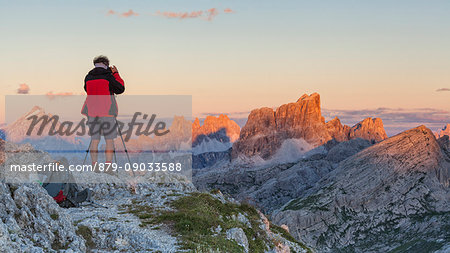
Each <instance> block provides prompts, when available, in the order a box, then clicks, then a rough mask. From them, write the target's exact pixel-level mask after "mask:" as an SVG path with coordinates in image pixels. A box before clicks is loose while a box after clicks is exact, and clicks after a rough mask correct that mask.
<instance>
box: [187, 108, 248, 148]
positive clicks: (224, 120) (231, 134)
mask: <svg viewBox="0 0 450 253" xmlns="http://www.w3.org/2000/svg"><path fill="white" fill-rule="evenodd" d="M240 130H241V128H240V127H239V125H238V124H237V123H236V122H234V121H233V120H231V119H230V118H228V116H227V115H225V114H221V115H219V116H218V117H215V116H210V115H208V116H207V117H206V118H205V121H204V122H203V125H200V121H199V120H198V118H197V119H195V121H194V123H193V126H192V143H193V144H194V145H196V144H198V143H199V142H201V141H202V140H203V139H204V138H205V137H208V138H213V139H218V140H223V141H225V140H227V141H228V142H234V141H236V140H237V139H238V138H239V132H240ZM225 137H226V138H225Z"/></svg>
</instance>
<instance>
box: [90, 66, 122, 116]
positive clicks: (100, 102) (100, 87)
mask: <svg viewBox="0 0 450 253" xmlns="http://www.w3.org/2000/svg"><path fill="white" fill-rule="evenodd" d="M84 90H85V91H86V93H87V95H88V96H87V98H86V101H85V102H84V105H83V109H82V110H81V113H82V114H84V115H86V116H90V117H113V116H117V113H118V111H119V108H118V107H117V103H116V100H115V98H114V94H121V93H123V92H124V91H125V83H124V82H123V80H122V78H121V77H120V75H119V73H117V72H116V73H114V74H113V73H112V72H111V70H110V69H109V68H108V69H104V68H101V67H97V68H94V69H92V70H91V71H89V73H88V74H87V75H86V78H85V79H84Z"/></svg>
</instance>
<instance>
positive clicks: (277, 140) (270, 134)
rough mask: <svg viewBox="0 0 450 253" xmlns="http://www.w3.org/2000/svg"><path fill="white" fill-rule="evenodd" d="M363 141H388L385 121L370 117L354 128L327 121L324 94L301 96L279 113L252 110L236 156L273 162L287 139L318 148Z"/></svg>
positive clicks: (280, 108)
mask: <svg viewBox="0 0 450 253" xmlns="http://www.w3.org/2000/svg"><path fill="white" fill-rule="evenodd" d="M354 138H363V139H367V140H370V141H373V142H378V141H381V140H384V139H386V138H387V135H386V133H385V131H384V128H383V122H382V120H381V119H377V118H375V119H372V118H367V119H365V120H363V121H361V122H359V123H358V124H356V125H355V126H353V127H351V128H350V127H349V126H345V125H342V124H341V122H340V120H339V119H338V118H335V119H333V120H331V121H329V122H325V119H324V117H323V116H322V113H321V107H320V95H319V94H317V93H313V94H311V95H306V94H305V95H303V96H301V97H300V98H299V99H298V100H297V102H295V103H288V104H284V105H281V106H280V107H278V108H277V109H276V110H275V111H274V110H273V109H271V108H267V107H264V108H260V109H255V110H253V111H251V113H250V115H249V116H248V120H247V123H246V124H245V126H244V127H243V128H242V130H241V133H240V136H239V139H238V141H236V142H235V143H234V144H233V151H232V157H233V158H237V157H239V156H247V157H251V156H255V155H258V156H260V157H262V158H263V159H269V158H271V157H272V155H274V154H275V153H276V151H277V150H278V149H279V148H280V147H281V146H282V144H283V142H284V141H285V140H287V139H303V140H305V141H306V142H308V143H309V144H311V145H313V146H314V147H317V146H320V145H323V144H325V143H327V142H328V141H330V140H333V139H334V140H337V141H346V140H349V139H354Z"/></svg>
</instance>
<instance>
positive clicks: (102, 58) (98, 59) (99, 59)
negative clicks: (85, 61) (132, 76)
mask: <svg viewBox="0 0 450 253" xmlns="http://www.w3.org/2000/svg"><path fill="white" fill-rule="evenodd" d="M93 62H94V65H95V64H96V63H103V64H105V65H106V66H109V59H108V57H106V56H104V55H99V56H96V57H95V58H94V61H93Z"/></svg>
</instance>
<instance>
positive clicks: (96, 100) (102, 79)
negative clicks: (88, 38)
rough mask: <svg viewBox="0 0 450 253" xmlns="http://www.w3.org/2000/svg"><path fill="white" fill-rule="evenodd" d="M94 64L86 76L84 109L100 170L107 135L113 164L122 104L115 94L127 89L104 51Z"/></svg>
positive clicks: (93, 157) (94, 162) (108, 160)
mask: <svg viewBox="0 0 450 253" xmlns="http://www.w3.org/2000/svg"><path fill="white" fill-rule="evenodd" d="M93 63H94V66H95V67H94V68H93V69H92V70H91V71H89V73H88V74H87V75H86V77H85V79H84V90H85V91H86V93H87V98H86V101H85V102H84V105H83V109H82V111H81V113H82V114H83V115H86V116H87V118H88V120H87V124H88V126H89V135H90V136H91V143H90V146H89V150H90V153H91V161H92V165H93V167H94V170H96V171H98V170H97V168H98V166H97V161H98V144H99V143H100V138H101V136H103V137H104V138H105V142H106V149H105V157H106V163H109V164H111V162H112V158H113V152H114V139H115V138H116V137H117V125H116V124H117V121H116V116H117V114H118V106H117V102H116V99H115V97H114V95H115V94H122V93H123V92H124V91H125V83H124V81H123V79H122V78H121V77H120V75H119V72H118V71H117V68H116V66H112V67H110V66H109V59H108V57H106V56H103V55H100V56H97V57H95V58H94V61H93Z"/></svg>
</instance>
